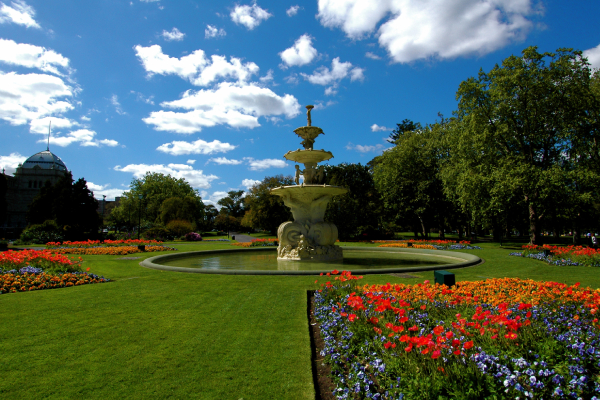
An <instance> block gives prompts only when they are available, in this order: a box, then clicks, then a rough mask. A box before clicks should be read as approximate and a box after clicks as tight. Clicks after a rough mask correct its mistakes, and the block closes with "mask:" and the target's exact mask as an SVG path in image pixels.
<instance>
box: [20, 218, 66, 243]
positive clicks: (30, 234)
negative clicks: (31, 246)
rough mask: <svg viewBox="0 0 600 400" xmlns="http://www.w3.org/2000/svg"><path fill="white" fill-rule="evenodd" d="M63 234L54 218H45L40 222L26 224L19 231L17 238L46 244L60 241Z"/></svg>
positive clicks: (24, 241)
mask: <svg viewBox="0 0 600 400" xmlns="http://www.w3.org/2000/svg"><path fill="white" fill-rule="evenodd" d="M64 236H65V232H64V230H63V229H61V228H60V227H59V226H58V225H57V224H56V222H55V221H54V220H47V221H44V222H43V223H42V224H38V225H30V226H28V227H27V228H26V229H25V230H24V231H23V232H22V233H21V237H20V238H19V240H20V241H21V242H23V243H35V244H46V243H48V242H58V241H62V240H63V238H64Z"/></svg>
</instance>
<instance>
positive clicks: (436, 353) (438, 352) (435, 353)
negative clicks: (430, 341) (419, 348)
mask: <svg viewBox="0 0 600 400" xmlns="http://www.w3.org/2000/svg"><path fill="white" fill-rule="evenodd" d="M441 355H442V352H441V351H439V350H436V351H434V352H433V353H431V358H433V359H434V360H435V359H436V358H438V357H439V356H441Z"/></svg>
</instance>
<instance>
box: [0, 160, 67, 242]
mask: <svg viewBox="0 0 600 400" xmlns="http://www.w3.org/2000/svg"><path fill="white" fill-rule="evenodd" d="M67 172H68V169H67V166H66V165H65V163H64V162H63V161H62V160H61V159H60V158H59V157H58V156H57V155H55V154H53V153H52V152H51V151H50V150H44V151H40V152H39V153H36V154H34V155H32V156H31V157H29V158H28V159H27V160H25V162H24V163H23V164H19V166H18V167H17V169H16V171H15V174H14V176H10V175H5V177H6V180H7V193H6V203H7V210H6V211H7V215H6V221H5V223H4V226H3V227H2V230H3V237H7V238H11V237H12V238H16V237H18V236H19V235H20V233H21V231H22V230H23V229H24V228H25V227H26V226H27V208H28V207H29V204H31V202H32V201H33V199H34V198H35V196H37V194H38V193H39V192H40V189H41V188H42V187H44V186H45V185H46V183H49V184H50V185H54V184H55V183H56V182H57V181H58V180H59V179H60V178H61V177H63V176H64V175H65V174H66V173H67Z"/></svg>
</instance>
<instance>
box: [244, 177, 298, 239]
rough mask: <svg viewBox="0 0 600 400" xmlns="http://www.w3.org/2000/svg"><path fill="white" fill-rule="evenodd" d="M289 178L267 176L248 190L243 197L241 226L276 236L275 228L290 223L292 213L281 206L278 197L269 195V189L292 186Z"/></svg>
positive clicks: (280, 200)
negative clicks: (286, 222)
mask: <svg viewBox="0 0 600 400" xmlns="http://www.w3.org/2000/svg"><path fill="white" fill-rule="evenodd" d="M293 184H294V178H293V177H291V176H283V175H277V176H267V177H265V179H263V181H262V182H260V183H258V184H256V185H254V186H253V187H251V188H250V189H249V190H248V194H247V195H246V197H244V210H245V214H244V218H243V219H242V226H245V227H247V228H257V229H264V230H267V231H269V232H271V233H272V234H277V228H278V227H279V225H281V224H282V223H283V222H285V221H291V220H292V219H293V218H292V213H291V211H290V209H289V208H288V207H286V206H285V205H284V204H283V200H282V199H281V197H279V196H274V195H272V194H271V192H270V191H271V189H273V188H276V187H279V186H287V185H293Z"/></svg>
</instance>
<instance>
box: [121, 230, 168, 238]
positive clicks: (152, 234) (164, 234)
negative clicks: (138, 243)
mask: <svg viewBox="0 0 600 400" xmlns="http://www.w3.org/2000/svg"><path fill="white" fill-rule="evenodd" d="M142 236H143V237H144V238H145V239H151V240H172V239H173V237H174V235H173V233H172V232H171V231H169V230H168V229H166V228H161V227H156V228H150V229H148V230H147V231H144V233H142ZM124 239H128V238H127V237H124Z"/></svg>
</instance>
